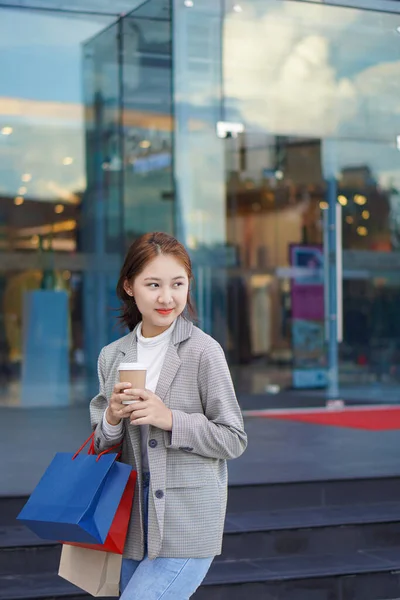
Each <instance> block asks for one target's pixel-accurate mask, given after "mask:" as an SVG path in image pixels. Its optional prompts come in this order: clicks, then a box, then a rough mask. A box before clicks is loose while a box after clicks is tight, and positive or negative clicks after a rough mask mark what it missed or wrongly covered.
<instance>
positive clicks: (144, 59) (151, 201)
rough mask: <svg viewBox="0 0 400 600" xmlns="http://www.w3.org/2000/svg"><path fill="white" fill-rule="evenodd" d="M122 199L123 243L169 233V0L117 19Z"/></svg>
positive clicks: (171, 225) (155, 1) (171, 199)
mask: <svg viewBox="0 0 400 600" xmlns="http://www.w3.org/2000/svg"><path fill="white" fill-rule="evenodd" d="M122 38H123V72H122V89H123V115H122V119H123V135H124V140H123V147H124V161H123V174H124V179H123V199H124V224H125V225H124V227H125V239H126V244H130V243H131V242H132V241H133V239H135V238H137V237H138V236H140V235H142V234H143V233H146V232H148V231H157V230H161V231H165V232H168V233H173V231H174V203H175V197H174V190H173V177H172V164H173V158H172V138H173V127H172V122H173V121H172V58H171V47H172V41H171V20H170V11H169V2H167V1H166V0H151V1H149V2H146V3H144V4H143V5H142V6H140V7H139V8H138V9H137V10H135V11H134V12H133V13H131V14H130V15H128V16H127V17H125V18H124V19H123V29H122Z"/></svg>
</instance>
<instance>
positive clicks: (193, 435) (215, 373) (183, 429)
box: [166, 340, 247, 459]
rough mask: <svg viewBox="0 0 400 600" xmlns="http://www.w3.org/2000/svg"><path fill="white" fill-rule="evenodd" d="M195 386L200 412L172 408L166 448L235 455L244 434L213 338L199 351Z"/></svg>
mask: <svg viewBox="0 0 400 600" xmlns="http://www.w3.org/2000/svg"><path fill="white" fill-rule="evenodd" d="M198 386H199V392H200V396H201V400H202V403H203V409H204V414H200V413H186V412H183V411H181V410H172V423H173V424H172V432H168V433H169V435H168V437H167V438H166V439H168V438H169V441H170V443H169V444H168V443H167V444H166V445H167V448H172V449H177V450H185V451H188V452H193V453H196V454H200V455H201V456H205V457H207V458H218V459H229V458H237V457H238V456H240V455H241V454H242V453H243V452H244V451H245V449H246V446H247V435H246V433H245V431H244V426H243V418H242V413H241V410H240V407H239V404H238V401H237V398H236V394H235V390H234V387H233V383H232V379H231V375H230V372H229V368H228V365H227V363H226V359H225V354H224V351H223V350H222V348H221V346H220V345H219V344H218V342H216V341H215V340H212V341H211V343H210V344H208V345H207V346H206V347H205V348H204V350H203V352H202V355H201V358H200V365H199V372H198Z"/></svg>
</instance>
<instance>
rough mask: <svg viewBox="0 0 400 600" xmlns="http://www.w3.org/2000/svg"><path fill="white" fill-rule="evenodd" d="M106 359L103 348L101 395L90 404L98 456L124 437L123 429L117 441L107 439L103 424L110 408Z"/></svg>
mask: <svg viewBox="0 0 400 600" xmlns="http://www.w3.org/2000/svg"><path fill="white" fill-rule="evenodd" d="M106 372H107V368H106V357H105V349H104V348H103V349H102V351H101V352H100V355H99V359H98V361H97V374H98V378H99V393H98V394H97V396H95V397H94V398H93V399H92V401H91V402H90V423H91V426H92V429H94V432H95V434H94V447H95V451H96V453H97V454H100V452H103V451H104V450H107V449H108V448H111V447H112V446H116V445H117V444H120V443H121V442H122V440H123V437H124V428H123V429H122V432H121V435H120V436H119V437H118V438H117V439H113V440H110V439H107V437H106V436H105V435H104V432H103V428H102V423H103V416H104V412H105V410H106V408H107V406H108V400H107V395H106V389H105V381H106Z"/></svg>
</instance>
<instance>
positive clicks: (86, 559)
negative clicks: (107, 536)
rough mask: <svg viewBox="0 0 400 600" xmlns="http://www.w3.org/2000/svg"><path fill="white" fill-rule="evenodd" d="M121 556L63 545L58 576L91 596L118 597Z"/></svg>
mask: <svg viewBox="0 0 400 600" xmlns="http://www.w3.org/2000/svg"><path fill="white" fill-rule="evenodd" d="M121 564H122V556H121V555H120V554H112V553H111V552H102V551H99V550H89V549H88V548H80V547H78V546H69V545H68V544H63V547H62V552H61V560H60V568H59V571H58V574H59V575H60V577H63V578H64V579H66V580H67V581H70V582H71V583H73V584H74V585H76V586H78V587H79V588H81V589H82V590H84V591H85V592H88V593H89V594H91V595H92V596H119V580H120V577H121Z"/></svg>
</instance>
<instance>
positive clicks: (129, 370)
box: [118, 362, 147, 404]
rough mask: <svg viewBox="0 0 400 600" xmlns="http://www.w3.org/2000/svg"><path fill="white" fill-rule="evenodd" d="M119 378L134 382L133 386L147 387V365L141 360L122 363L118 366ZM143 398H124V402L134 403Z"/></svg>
mask: <svg viewBox="0 0 400 600" xmlns="http://www.w3.org/2000/svg"><path fill="white" fill-rule="evenodd" d="M118 372H119V380H120V381H121V382H122V381H127V382H129V383H130V384H132V388H139V389H145V387H146V372H147V368H146V365H144V364H143V363H139V362H130V363H121V364H120V365H119V366H118ZM134 402H141V400H123V401H122V404H133V403H134Z"/></svg>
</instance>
